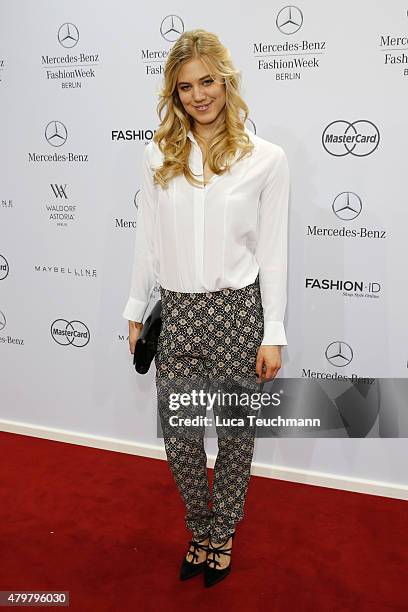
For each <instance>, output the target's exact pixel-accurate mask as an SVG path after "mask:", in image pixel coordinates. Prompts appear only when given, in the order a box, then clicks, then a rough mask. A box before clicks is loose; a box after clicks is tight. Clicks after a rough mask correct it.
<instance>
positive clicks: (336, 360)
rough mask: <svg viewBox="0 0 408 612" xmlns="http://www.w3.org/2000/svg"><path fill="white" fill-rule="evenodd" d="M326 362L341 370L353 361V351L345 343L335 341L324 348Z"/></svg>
mask: <svg viewBox="0 0 408 612" xmlns="http://www.w3.org/2000/svg"><path fill="white" fill-rule="evenodd" d="M325 356H326V359H327V361H328V362H329V363H330V364H331V365H332V366H335V367H336V368H343V367H344V366H346V365H348V364H349V363H350V361H351V360H352V359H353V349H352V348H351V346H350V345H349V344H347V342H341V341H338V340H337V341H336V342H332V343H331V344H329V346H328V347H327V348H326V352H325Z"/></svg>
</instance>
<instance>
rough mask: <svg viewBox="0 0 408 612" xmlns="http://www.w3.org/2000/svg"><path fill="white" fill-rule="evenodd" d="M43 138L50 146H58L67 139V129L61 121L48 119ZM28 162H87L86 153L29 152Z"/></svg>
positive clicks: (63, 143) (62, 144)
mask: <svg viewBox="0 0 408 612" xmlns="http://www.w3.org/2000/svg"><path fill="white" fill-rule="evenodd" d="M44 138H45V140H46V142H47V144H48V145H49V146H51V147H55V148H59V147H62V146H64V145H65V144H66V142H67V140H68V129H67V127H66V125H65V124H64V123H63V122H62V121H56V120H53V121H50V122H49V123H47V125H46V126H45V129H44ZM28 161H30V162H87V161H89V156H88V154H87V153H72V152H68V153H57V152H56V153H49V154H46V153H29V154H28Z"/></svg>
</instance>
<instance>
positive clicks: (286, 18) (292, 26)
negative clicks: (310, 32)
mask: <svg viewBox="0 0 408 612" xmlns="http://www.w3.org/2000/svg"><path fill="white" fill-rule="evenodd" d="M302 23H303V13H302V11H301V10H300V9H299V8H298V7H297V6H293V5H289V6H285V7H284V8H283V9H281V10H280V11H279V13H278V14H277V16H276V27H277V28H278V30H279V32H282V34H288V35H290V34H295V32H297V31H298V30H300V28H301V27H302Z"/></svg>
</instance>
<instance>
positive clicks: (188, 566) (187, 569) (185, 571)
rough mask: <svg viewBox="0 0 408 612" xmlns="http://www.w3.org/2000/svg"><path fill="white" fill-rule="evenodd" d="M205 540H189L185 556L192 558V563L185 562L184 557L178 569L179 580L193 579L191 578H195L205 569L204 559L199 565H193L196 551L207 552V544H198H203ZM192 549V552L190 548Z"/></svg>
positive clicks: (196, 554) (196, 557) (196, 556)
mask: <svg viewBox="0 0 408 612" xmlns="http://www.w3.org/2000/svg"><path fill="white" fill-rule="evenodd" d="M206 539H207V538H203V539H202V540H198V541H196V540H190V541H189V545H190V546H189V550H188V552H187V554H190V555H191V556H192V558H193V560H192V561H187V559H186V558H185V557H184V559H183V562H182V564H181V568H180V580H187V579H188V578H193V576H197V575H198V574H201V572H202V571H203V569H204V567H205V563H206V561H205V559H204V561H201V563H194V561H195V560H196V559H198V551H199V550H205V551H207V552H208V544H200V542H204V540H206ZM191 547H193V550H190V548H191Z"/></svg>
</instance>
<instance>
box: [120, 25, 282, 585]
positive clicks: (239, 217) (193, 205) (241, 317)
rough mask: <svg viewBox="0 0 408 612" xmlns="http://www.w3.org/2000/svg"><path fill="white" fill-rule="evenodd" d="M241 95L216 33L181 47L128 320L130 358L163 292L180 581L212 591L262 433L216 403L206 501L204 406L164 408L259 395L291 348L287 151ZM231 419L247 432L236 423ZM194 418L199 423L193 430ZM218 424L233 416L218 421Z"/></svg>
mask: <svg viewBox="0 0 408 612" xmlns="http://www.w3.org/2000/svg"><path fill="white" fill-rule="evenodd" d="M239 84H240V73H239V72H238V71H237V70H236V69H235V68H234V66H233V64H232V61H231V57H230V53H229V50H228V49H227V48H226V47H225V46H223V45H222V44H221V42H220V40H219V39H218V37H217V36H216V35H215V34H212V33H210V32H207V31H205V30H202V29H197V30H192V31H189V32H185V33H184V34H182V35H181V36H180V37H179V38H178V40H177V42H176V43H175V44H174V45H173V47H172V49H171V51H170V54H169V56H168V58H167V61H166V64H165V68H164V81H163V87H162V90H161V92H160V101H159V104H158V107H157V112H158V116H159V119H160V125H159V127H158V129H157V131H156V132H155V135H154V138H153V140H152V142H150V143H149V144H148V145H147V146H146V148H145V151H144V154H143V183H142V189H141V194H140V199H139V208H138V214H137V228H136V246H135V254H134V263H133V272H132V278H131V289H130V296H129V299H128V302H127V304H126V307H125V309H124V311H123V316H124V317H125V318H126V319H128V320H129V345H130V352H131V353H132V354H133V353H134V350H135V344H136V340H137V338H138V336H139V334H140V331H141V329H142V327H143V323H142V321H143V316H144V313H145V310H146V308H147V306H148V304H149V298H150V296H151V293H152V290H153V288H154V286H155V283H156V282H158V284H159V287H160V296H161V301H162V330H161V333H160V336H159V342H158V349H157V353H156V355H155V365H156V387H157V398H158V410H159V416H160V422H161V426H162V430H163V438H164V445H165V450H166V455H167V459H168V464H169V467H170V469H171V471H172V474H173V476H174V479H175V482H176V485H177V487H178V490H179V492H180V494H181V496H182V499H183V501H184V504H185V508H186V514H185V522H186V526H187V528H188V530H190V531H191V533H192V539H191V540H190V542H189V548H188V551H187V553H186V555H185V557H184V558H183V560H182V564H181V569H180V579H182V580H185V579H187V578H191V577H193V576H196V575H198V574H199V573H201V572H203V573H204V584H205V586H211V585H213V584H216V583H217V582H219V581H220V580H221V579H223V578H225V577H226V576H227V575H228V574H229V573H230V571H231V553H232V542H233V538H234V535H235V528H236V525H237V523H238V522H239V521H241V520H242V519H243V517H244V502H245V497H246V493H247V488H248V484H249V479H250V470H251V462H252V457H253V449H254V438H255V428H254V427H253V426H249V424H248V423H249V421H250V419H248V418H247V417H248V413H249V412H251V409H249V408H248V407H246V408H243V407H242V406H241V405H240V402H239V401H236V403H235V404H233V405H227V404H226V403H224V401H223V400H221V399H220V397H221V394H220V393H218V395H217V397H218V401H216V402H215V403H214V406H213V412H214V416H215V417H220V422H217V418H216V419H215V420H214V422H215V425H216V429H217V436H218V454H217V459H216V463H215V466H214V482H213V491H212V499H211V493H210V489H209V484H208V479H207V468H206V464H207V456H206V453H205V449H204V439H203V438H204V431H205V425H206V424H208V416H209V415H208V407H207V405H206V404H205V402H201V403H198V405H197V403H195V404H194V402H193V401H191V402H190V403H189V404H188V402H187V404H188V405H183V404H182V403H179V404H178V405H177V406H176V407H175V406H174V405H172V404H171V402H170V397H172V398H174V394H175V393H176V392H178V393H185V392H186V391H188V392H189V393H190V396H189V397H193V391H196V392H197V393H198V392H199V390H201V391H204V390H206V391H207V392H208V389H212V390H213V392H219V391H222V390H225V389H231V388H234V390H235V391H236V390H237V389H239V390H241V391H243V390H245V391H247V392H248V391H249V392H252V393H255V392H256V391H257V390H258V391H259V388H260V385H262V383H263V382H265V381H267V380H271V379H272V378H274V377H275V376H276V374H277V372H278V371H279V369H280V367H281V347H282V346H284V345H286V344H287V341H286V335H285V329H284V323H283V319H284V313H285V308H286V285H287V280H286V276H287V222H288V195H289V169H288V163H287V158H286V154H285V152H284V150H283V149H282V147H281V146H279V145H277V144H274V143H272V142H269V141H267V140H265V139H263V138H261V137H259V136H256V135H255V134H253V133H252V132H251V131H250V130H248V129H247V127H246V126H245V121H246V120H247V118H248V107H247V105H246V103H245V102H244V100H243V99H242V97H241V95H240V92H239ZM195 397H196V398H197V395H196V396H195ZM200 397H202V396H200ZM206 397H207V396H206ZM235 397H237V395H236V396H235ZM252 412H253V410H252ZM175 416H177V419H176V422H175V419H174V417H175ZM204 416H206V417H207V421H206V420H205V419H204V418H203V417H204ZM234 416H235V417H237V416H239V417H242V419H236V420H235V421H238V420H242V421H243V423H244V425H242V423H241V424H240V425H236V423H235V424H234V425H229V423H230V422H231V423H232V422H233V421H234V418H231V419H230V418H229V417H234ZM187 417H200V418H199V419H196V424H195V425H194V426H193V425H192V421H193V419H190V421H189V420H188V418H187ZM223 417H228V419H224V421H223V422H222V423H221V420H222V418H223ZM210 501H212V507H211V508H209V502H210Z"/></svg>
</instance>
